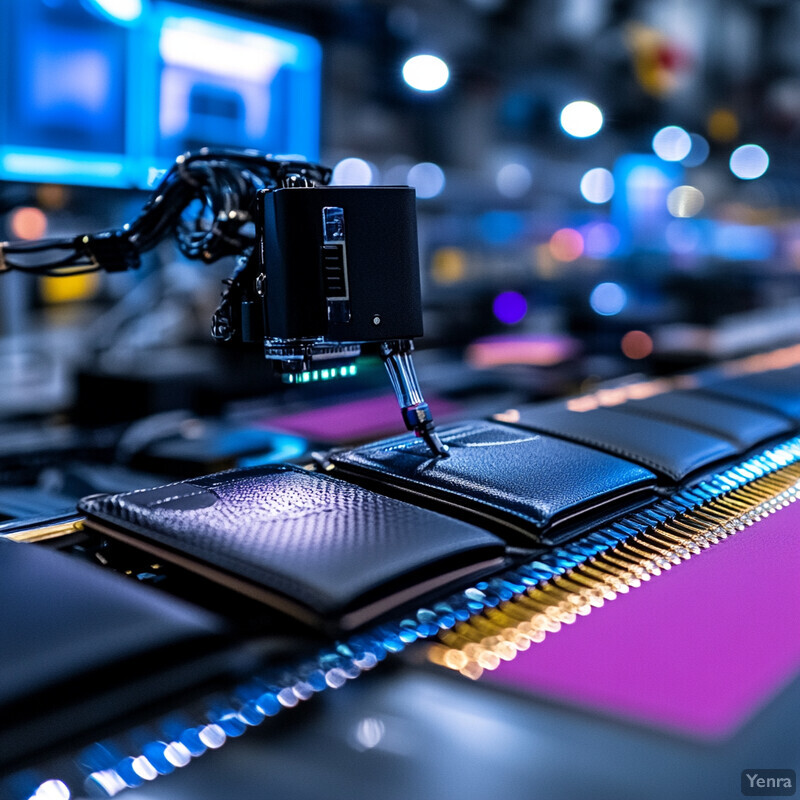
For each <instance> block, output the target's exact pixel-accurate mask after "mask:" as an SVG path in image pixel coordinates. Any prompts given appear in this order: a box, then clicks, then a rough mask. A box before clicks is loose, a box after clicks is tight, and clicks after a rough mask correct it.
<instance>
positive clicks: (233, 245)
mask: <svg viewBox="0 0 800 800" xmlns="http://www.w3.org/2000/svg"><path fill="white" fill-rule="evenodd" d="M330 174H331V173H330V170H329V169H327V168H326V167H321V166H318V165H316V164H310V163H308V162H305V161H292V160H281V159H275V158H272V157H270V156H268V155H265V154H264V153H259V152H257V151H255V150H213V151H212V150H209V149H208V148H203V149H201V150H199V151H197V152H196V153H185V154H184V155H182V156H179V157H178V159H177V160H176V161H175V164H174V165H173V166H172V167H171V168H170V169H169V170H168V171H167V172H166V173H165V175H164V176H163V178H162V179H161V182H160V183H159V184H158V186H157V187H156V189H155V190H154V191H153V193H152V194H151V195H150V199H149V200H148V201H147V203H146V204H145V206H144V208H143V209H142V211H141V213H140V214H139V216H138V217H137V218H136V219H135V220H134V221H133V222H131V223H129V224H126V225H124V226H123V227H122V228H120V229H115V230H110V231H102V232H100V233H95V234H88V235H81V236H75V237H72V238H64V239H42V240H38V241H33V242H6V243H4V244H2V245H0V272H3V271H9V270H18V271H21V272H27V273H30V274H34V275H56V276H57V275H74V274H81V273H86V272H96V271H98V270H105V271H108V272H120V271H124V270H128V269H136V268H137V267H138V266H139V264H140V263H141V254H142V253H145V252H147V251H148V250H152V249H153V247H155V246H156V245H157V244H158V243H159V242H160V241H161V240H162V239H164V238H165V237H166V236H167V235H169V234H170V233H172V234H173V235H174V236H175V240H176V241H177V244H178V248H179V249H180V251H181V252H182V253H183V254H184V255H185V256H186V257H187V258H191V259H196V260H201V261H204V262H205V263H211V262H213V261H217V260H218V259H220V258H223V257H225V256H228V255H239V254H242V253H245V252H247V251H248V250H249V249H250V248H252V246H253V244H254V242H255V230H254V228H253V225H252V224H251V223H252V222H253V210H254V204H255V200H256V196H257V194H258V192H259V191H261V190H262V189H271V188H275V187H277V186H280V185H282V184H283V183H285V182H286V181H288V180H290V179H294V180H295V181H301V182H305V183H307V184H325V183H327V182H328V181H329V180H330Z"/></svg>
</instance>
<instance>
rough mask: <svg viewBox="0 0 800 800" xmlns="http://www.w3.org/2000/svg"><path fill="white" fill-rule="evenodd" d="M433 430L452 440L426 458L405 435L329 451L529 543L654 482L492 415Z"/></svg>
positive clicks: (352, 466)
mask: <svg viewBox="0 0 800 800" xmlns="http://www.w3.org/2000/svg"><path fill="white" fill-rule="evenodd" d="M438 432H439V433H440V435H441V437H442V440H443V441H444V442H445V443H446V444H447V445H448V446H449V447H450V457H449V458H435V459H434V458H431V455H430V451H429V450H428V449H427V447H426V446H425V445H424V444H423V443H422V442H421V441H420V440H419V439H417V438H415V437H414V436H412V435H410V434H409V435H405V436H400V437H396V438H393V439H388V440H385V441H382V442H378V443H376V444H370V445H366V446H364V447H360V448H357V449H355V450H351V451H348V452H342V453H334V454H332V456H331V460H332V461H333V463H334V464H336V466H337V468H339V469H341V470H343V471H344V472H346V473H347V474H350V475H352V476H353V477H356V478H361V479H364V478H366V479H368V480H371V481H373V482H375V483H380V482H383V483H384V485H389V486H391V487H393V489H394V490H395V491H399V492H404V493H407V496H409V497H413V496H416V497H417V498H419V497H420V496H424V497H426V498H427V499H428V500H434V501H438V502H439V503H446V504H447V506H448V509H449V510H448V513H456V514H459V513H460V514H462V515H463V516H466V517H467V518H469V517H470V515H478V516H477V517H475V518H482V519H483V520H484V522H485V521H486V520H492V521H493V522H494V523H495V524H500V525H506V526H510V529H512V530H513V531H515V532H516V533H515V534H512V535H511V537H512V541H515V542H516V543H521V541H524V540H525V539H527V540H528V542H530V539H531V538H534V539H535V538H538V535H539V533H540V532H541V531H542V529H544V528H546V527H548V526H549V525H552V524H555V523H557V522H560V521H562V520H565V519H567V518H572V519H573V521H575V522H576V523H577V522H578V520H576V519H575V516H576V515H577V514H580V513H581V512H583V511H586V510H587V509H591V510H592V511H594V512H597V511H598V509H601V508H602V506H603V505H604V504H606V503H609V502H610V501H614V500H618V499H621V498H624V497H626V498H628V499H630V500H631V501H634V500H635V499H636V498H640V497H642V496H643V495H645V496H646V495H647V494H648V493H649V487H650V486H651V485H652V484H653V483H654V481H655V476H654V475H653V473H652V472H650V471H649V470H647V469H644V468H642V467H640V466H638V465H636V464H631V463H629V462H626V461H623V460H622V459H619V458H615V457H614V456H610V455H607V454H605V453H601V452H598V451H597V450H593V449H590V448H587V447H582V446H580V445H576V444H572V443H571V442H565V441H562V440H560V439H555V438H553V437H550V436H543V435H541V434H537V433H532V432H529V431H526V430H523V429H521V428H515V427H512V426H509V425H503V424H500V423H496V422H488V421H473V422H466V423H461V424H456V425H449V426H444V427H442V428H440V429H438ZM423 502H424V501H423ZM498 530H499V529H498ZM501 535H502V534H501ZM520 537H522V540H520Z"/></svg>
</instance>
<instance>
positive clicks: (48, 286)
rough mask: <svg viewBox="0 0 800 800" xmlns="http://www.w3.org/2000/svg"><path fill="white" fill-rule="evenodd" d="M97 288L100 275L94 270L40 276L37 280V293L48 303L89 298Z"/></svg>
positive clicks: (95, 292) (93, 295)
mask: <svg viewBox="0 0 800 800" xmlns="http://www.w3.org/2000/svg"><path fill="white" fill-rule="evenodd" d="M99 288H100V275H99V273H96V272H90V273H87V274H86V275H69V276H66V277H62V278H41V279H40V281H39V295H40V296H41V298H42V301H43V302H44V303H47V304H48V305H58V304H59V303H74V302H77V301H79V300H91V299H92V298H93V297H95V295H96V294H97V292H98V290H99Z"/></svg>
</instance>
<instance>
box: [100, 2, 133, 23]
mask: <svg viewBox="0 0 800 800" xmlns="http://www.w3.org/2000/svg"><path fill="white" fill-rule="evenodd" d="M89 5H90V7H92V6H94V8H96V9H97V10H98V11H99V12H101V13H102V14H103V16H106V17H108V18H110V19H112V20H114V21H115V22H135V21H136V20H137V19H139V17H141V16H142V0H89Z"/></svg>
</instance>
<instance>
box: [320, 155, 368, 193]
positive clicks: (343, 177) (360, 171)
mask: <svg viewBox="0 0 800 800" xmlns="http://www.w3.org/2000/svg"><path fill="white" fill-rule="evenodd" d="M375 178H376V173H375V168H374V167H373V166H372V165H371V164H370V163H369V161H364V159H363V158H343V159H342V160H341V161H340V162H339V163H338V164H337V165H336V166H335V167H334V168H333V176H332V177H331V183H332V184H333V185H334V186H371V185H372V184H373V183H374V182H375Z"/></svg>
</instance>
